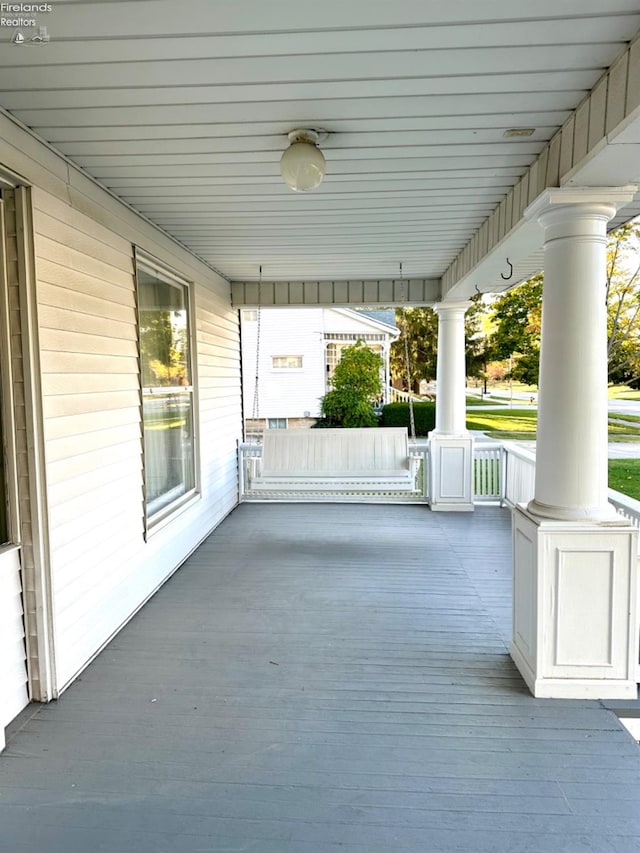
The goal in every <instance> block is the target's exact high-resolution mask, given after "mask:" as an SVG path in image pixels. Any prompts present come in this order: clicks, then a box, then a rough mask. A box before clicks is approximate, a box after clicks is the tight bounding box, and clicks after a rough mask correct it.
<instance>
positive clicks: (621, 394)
mask: <svg viewBox="0 0 640 853" xmlns="http://www.w3.org/2000/svg"><path fill="white" fill-rule="evenodd" d="M609 399H610V400H640V391H634V390H633V389H632V388H629V386H628V385H610V386H609Z"/></svg>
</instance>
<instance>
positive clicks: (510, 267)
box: [500, 258, 513, 281]
mask: <svg viewBox="0 0 640 853" xmlns="http://www.w3.org/2000/svg"><path fill="white" fill-rule="evenodd" d="M507 263H508V264H509V275H505V274H504V273H502V272H501V273H500V278H501V279H502V280H503V281H510V280H511V279H512V278H513V264H512V263H511V261H510V260H509V258H507Z"/></svg>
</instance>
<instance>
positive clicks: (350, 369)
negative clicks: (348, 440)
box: [322, 341, 383, 428]
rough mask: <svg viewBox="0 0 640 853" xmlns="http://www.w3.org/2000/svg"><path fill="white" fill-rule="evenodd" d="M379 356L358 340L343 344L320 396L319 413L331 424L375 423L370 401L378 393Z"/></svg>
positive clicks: (370, 425)
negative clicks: (327, 383)
mask: <svg viewBox="0 0 640 853" xmlns="http://www.w3.org/2000/svg"><path fill="white" fill-rule="evenodd" d="M382 364H383V363H382V357H381V356H380V355H378V353H376V352H373V350H370V349H369V347H368V346H366V344H364V343H363V342H362V341H358V342H357V343H355V344H354V345H353V346H350V347H345V349H344V350H343V351H342V357H341V358H340V361H339V362H338V364H337V365H336V368H335V370H334V373H333V377H332V379H331V386H332V387H331V391H328V392H327V393H326V394H325V395H324V397H323V398H322V414H323V416H324V417H325V418H326V419H327V420H328V421H330V423H331V424H332V425H334V426H342V427H351V428H352V427H373V426H376V425H377V419H376V415H375V412H374V409H373V403H374V401H375V400H376V398H377V397H379V396H380V394H381V392H382V385H381V382H380V370H381V368H382Z"/></svg>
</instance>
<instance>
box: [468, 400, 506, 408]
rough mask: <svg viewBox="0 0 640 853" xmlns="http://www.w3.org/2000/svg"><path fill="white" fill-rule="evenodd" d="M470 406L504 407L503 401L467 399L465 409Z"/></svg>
mask: <svg viewBox="0 0 640 853" xmlns="http://www.w3.org/2000/svg"><path fill="white" fill-rule="evenodd" d="M470 406H504V400H496V399H495V398H491V397H467V408H469V407H470Z"/></svg>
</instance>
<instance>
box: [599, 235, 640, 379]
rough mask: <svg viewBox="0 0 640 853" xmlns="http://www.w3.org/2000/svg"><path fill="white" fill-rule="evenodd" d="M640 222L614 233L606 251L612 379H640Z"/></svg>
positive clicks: (608, 333)
mask: <svg viewBox="0 0 640 853" xmlns="http://www.w3.org/2000/svg"><path fill="white" fill-rule="evenodd" d="M639 252H640V221H638V220H636V221H634V222H627V223H626V224H625V225H621V226H620V227H619V228H616V229H615V231H612V232H611V235H610V237H609V245H608V251H607V283H606V299H607V336H608V340H607V355H608V360H609V379H610V380H611V381H612V382H626V383H632V384H636V383H638V381H640V254H639Z"/></svg>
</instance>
